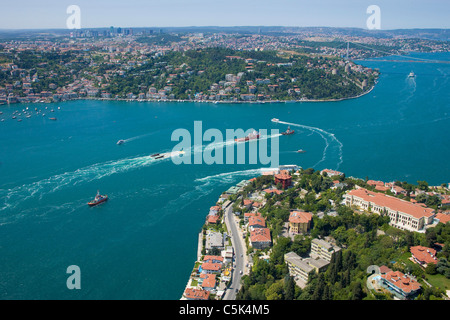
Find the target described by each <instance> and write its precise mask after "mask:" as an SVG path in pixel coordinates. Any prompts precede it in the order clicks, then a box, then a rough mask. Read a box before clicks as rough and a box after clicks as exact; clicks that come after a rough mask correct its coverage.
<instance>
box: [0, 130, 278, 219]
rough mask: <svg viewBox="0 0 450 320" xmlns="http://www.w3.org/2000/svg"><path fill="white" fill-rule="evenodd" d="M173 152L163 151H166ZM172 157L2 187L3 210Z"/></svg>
mask: <svg viewBox="0 0 450 320" xmlns="http://www.w3.org/2000/svg"><path fill="white" fill-rule="evenodd" d="M279 135H280V134H274V135H270V136H264V137H261V138H260V139H269V138H274V137H277V136H279ZM144 136H147V135H142V136H138V137H134V138H130V139H139V138H142V137H144ZM236 143H237V142H235V141H234V140H226V141H223V142H217V143H214V142H213V143H210V144H208V145H202V146H194V147H191V148H189V149H188V150H186V151H185V152H186V153H190V152H192V153H194V154H195V153H198V152H203V151H205V150H208V149H219V148H223V147H226V146H229V145H233V144H236ZM165 152H170V151H163V152H161V154H162V153H165ZM167 160H171V157H166V158H160V159H156V158H154V157H152V156H150V155H148V156H141V157H136V158H126V159H120V160H112V161H107V162H103V163H97V164H93V165H90V166H87V167H84V168H80V169H77V170H75V171H71V172H65V173H62V174H57V175H54V176H51V177H50V178H47V179H43V180H40V181H36V182H32V183H29V184H24V185H21V186H17V187H14V188H11V189H0V199H1V201H2V202H0V205H1V208H0V212H1V211H3V210H5V209H14V208H16V207H17V206H18V205H19V204H20V203H21V202H22V201H25V200H27V199H30V198H33V197H39V198H40V199H42V197H43V196H44V195H46V194H49V193H53V192H55V191H57V190H60V189H63V188H65V187H70V186H76V185H80V184H84V183H88V182H91V181H94V180H99V179H102V178H104V177H108V176H111V175H113V174H118V173H124V172H128V171H131V170H135V169H138V168H142V167H147V166H150V165H153V164H156V163H159V162H161V161H167Z"/></svg>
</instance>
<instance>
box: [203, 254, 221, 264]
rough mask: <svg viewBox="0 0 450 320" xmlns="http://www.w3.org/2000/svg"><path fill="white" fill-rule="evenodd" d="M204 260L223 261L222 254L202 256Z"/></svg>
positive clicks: (210, 261) (211, 261)
mask: <svg viewBox="0 0 450 320" xmlns="http://www.w3.org/2000/svg"><path fill="white" fill-rule="evenodd" d="M203 261H204V262H209V263H223V257H222V256H208V255H207V256H205V257H204V258H203Z"/></svg>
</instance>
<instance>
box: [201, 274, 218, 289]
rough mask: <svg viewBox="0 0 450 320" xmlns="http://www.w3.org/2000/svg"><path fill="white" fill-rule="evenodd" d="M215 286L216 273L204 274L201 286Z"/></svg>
mask: <svg viewBox="0 0 450 320" xmlns="http://www.w3.org/2000/svg"><path fill="white" fill-rule="evenodd" d="M215 286H216V275H215V274H208V275H206V278H205V280H203V283H202V287H203V288H214V287H215Z"/></svg>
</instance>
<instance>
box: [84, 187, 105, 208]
mask: <svg viewBox="0 0 450 320" xmlns="http://www.w3.org/2000/svg"><path fill="white" fill-rule="evenodd" d="M106 200H108V196H107V195H101V194H100V192H99V191H97V195H96V196H95V198H94V200H92V201H89V202H88V205H89V206H90V207H93V206H96V205H98V204H100V203H103V202H105V201H106Z"/></svg>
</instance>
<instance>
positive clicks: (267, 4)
mask: <svg viewBox="0 0 450 320" xmlns="http://www.w3.org/2000/svg"><path fill="white" fill-rule="evenodd" d="M69 5H78V6H79V7H80V9H81V27H82V28H95V27H109V26H115V27H177V26H263V25H265V26H300V27H303V26H327V27H328V26H329V27H357V28H367V25H366V21H367V19H368V18H369V16H370V14H368V13H366V10H367V7H368V6H370V5H377V6H379V7H380V10H381V29H385V30H386V29H400V28H450V19H449V14H450V1H449V0H389V1H388V0H369V1H366V0H219V1H218V0H89V1H88V0H70V1H66V0H8V1H6V0H0V14H1V18H0V29H36V28H66V20H67V18H68V17H69V14H67V13H66V10H67V7H68V6H69Z"/></svg>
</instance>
